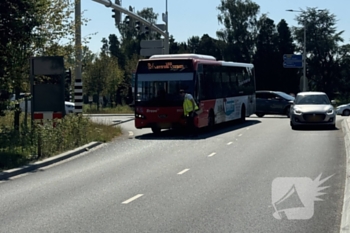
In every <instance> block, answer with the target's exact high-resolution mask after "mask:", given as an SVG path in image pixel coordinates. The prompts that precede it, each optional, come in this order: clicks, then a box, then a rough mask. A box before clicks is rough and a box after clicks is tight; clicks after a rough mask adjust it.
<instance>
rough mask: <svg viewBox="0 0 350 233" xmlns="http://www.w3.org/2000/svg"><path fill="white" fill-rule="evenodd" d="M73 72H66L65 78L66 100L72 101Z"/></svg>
mask: <svg viewBox="0 0 350 233" xmlns="http://www.w3.org/2000/svg"><path fill="white" fill-rule="evenodd" d="M71 84H72V72H71V69H68V70H66V73H65V77H64V99H65V101H70V99H71V97H70V95H71V93H70V92H71V91H70V90H71Z"/></svg>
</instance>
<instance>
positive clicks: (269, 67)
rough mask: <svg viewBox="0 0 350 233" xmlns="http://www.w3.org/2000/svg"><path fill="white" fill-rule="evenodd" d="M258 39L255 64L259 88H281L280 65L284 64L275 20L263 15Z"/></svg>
mask: <svg viewBox="0 0 350 233" xmlns="http://www.w3.org/2000/svg"><path fill="white" fill-rule="evenodd" d="M257 25H258V30H259V33H258V35H257V40H256V53H255V55H254V65H255V69H256V87H257V89H260V90H261V89H265V90H266V89H267V90H280V83H281V82H280V79H281V77H280V76H279V74H278V72H277V71H278V70H280V69H279V67H281V66H282V62H279V61H281V59H278V50H277V46H276V45H277V31H276V26H275V24H274V21H273V20H272V19H270V18H268V17H267V16H266V15H263V16H262V17H261V18H260V19H259V21H258V24H257Z"/></svg>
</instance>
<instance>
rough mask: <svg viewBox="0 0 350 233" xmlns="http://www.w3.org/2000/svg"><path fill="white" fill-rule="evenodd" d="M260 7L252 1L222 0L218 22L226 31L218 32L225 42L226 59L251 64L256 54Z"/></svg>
mask: <svg viewBox="0 0 350 233" xmlns="http://www.w3.org/2000/svg"><path fill="white" fill-rule="evenodd" d="M259 8H260V7H259V5H257V4H256V3H253V2H252V1H250V0H230V1H227V0H221V1H220V5H219V7H218V10H219V11H220V14H219V15H218V20H219V22H220V23H221V24H223V25H224V29H221V30H220V31H217V32H216V34H217V36H218V38H219V39H220V40H223V41H224V42H225V48H223V49H222V51H223V52H224V54H223V55H224V58H225V59H226V60H233V61H237V62H251V61H252V56H253V53H254V46H255V44H254V42H255V36H256V31H257V28H256V23H257V14H258V13H259Z"/></svg>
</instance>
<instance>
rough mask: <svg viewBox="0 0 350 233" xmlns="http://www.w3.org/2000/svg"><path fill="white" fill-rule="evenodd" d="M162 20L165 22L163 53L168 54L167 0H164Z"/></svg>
mask: <svg viewBox="0 0 350 233" xmlns="http://www.w3.org/2000/svg"><path fill="white" fill-rule="evenodd" d="M163 22H164V23H165V37H164V39H165V45H164V54H169V31H168V30H169V28H168V27H169V26H168V22H169V17H168V0H165V14H164V13H163Z"/></svg>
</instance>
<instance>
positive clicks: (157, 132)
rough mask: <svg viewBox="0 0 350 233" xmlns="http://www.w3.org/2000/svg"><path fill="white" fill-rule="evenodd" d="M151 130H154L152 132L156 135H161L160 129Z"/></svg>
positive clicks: (153, 128)
mask: <svg viewBox="0 0 350 233" xmlns="http://www.w3.org/2000/svg"><path fill="white" fill-rule="evenodd" d="M151 129H152V132H153V133H154V134H159V133H160V131H161V129H160V128H158V127H152V128H151Z"/></svg>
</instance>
